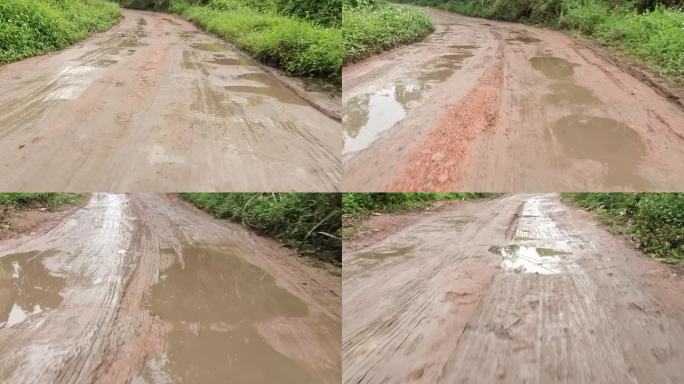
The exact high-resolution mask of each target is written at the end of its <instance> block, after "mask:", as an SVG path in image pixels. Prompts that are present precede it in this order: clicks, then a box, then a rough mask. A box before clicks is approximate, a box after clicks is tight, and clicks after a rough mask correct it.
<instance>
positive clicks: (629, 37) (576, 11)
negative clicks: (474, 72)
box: [395, 0, 684, 77]
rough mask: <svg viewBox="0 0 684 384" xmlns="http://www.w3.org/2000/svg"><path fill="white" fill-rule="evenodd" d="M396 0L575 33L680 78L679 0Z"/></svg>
mask: <svg viewBox="0 0 684 384" xmlns="http://www.w3.org/2000/svg"><path fill="white" fill-rule="evenodd" d="M395 1H397V2H402V3H411V4H417V5H428V6H434V7H438V8H442V9H445V10H449V11H454V12H458V13H462V14H465V15H470V16H477V17H485V18H491V19H499V20H509V21H520V22H527V23H540V24H544V25H548V26H551V27H554V28H560V29H564V30H568V31H572V32H576V33H578V34H581V35H582V36H586V37H589V38H591V39H593V40H595V41H597V42H599V43H600V44H602V45H605V46H609V47H612V48H614V49H615V50H617V51H619V52H622V53H626V54H628V55H630V56H633V57H636V58H638V59H640V60H641V61H643V62H644V63H646V64H647V65H648V66H650V67H651V68H652V69H654V70H656V71H658V72H660V73H662V74H665V75H670V76H676V77H683V76H684V11H682V5H683V4H684V2H683V1H682V0H668V1H653V0H532V1H530V0H495V1H480V0H395Z"/></svg>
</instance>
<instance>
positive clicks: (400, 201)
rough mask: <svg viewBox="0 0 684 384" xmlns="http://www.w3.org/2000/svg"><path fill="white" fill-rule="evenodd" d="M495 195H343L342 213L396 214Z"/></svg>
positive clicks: (430, 193)
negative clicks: (439, 203)
mask: <svg viewBox="0 0 684 384" xmlns="http://www.w3.org/2000/svg"><path fill="white" fill-rule="evenodd" d="M496 195H497V194H493V193H470V192H467V193H460V192H459V193H457V192H448V193H447V192H408V193H344V194H343V195H342V212H343V213H344V214H361V215H364V214H368V213H370V212H398V211H406V210H410V209H416V208H421V207H425V206H428V205H430V204H431V203H433V202H435V201H446V200H470V199H479V198H483V197H491V196H496Z"/></svg>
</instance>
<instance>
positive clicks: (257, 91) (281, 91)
mask: <svg viewBox="0 0 684 384" xmlns="http://www.w3.org/2000/svg"><path fill="white" fill-rule="evenodd" d="M224 88H225V89H226V90H228V91H229V92H241V93H251V94H254V95H262V96H269V97H272V98H274V99H276V100H278V101H281V102H283V103H287V104H295V105H308V104H307V103H306V102H305V101H304V100H302V99H301V98H299V97H298V96H297V95H295V94H294V93H292V91H290V90H288V89H286V88H280V87H249V86H244V85H227V86H225V87H224Z"/></svg>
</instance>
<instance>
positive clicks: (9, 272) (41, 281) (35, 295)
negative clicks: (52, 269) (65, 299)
mask: <svg viewBox="0 0 684 384" xmlns="http://www.w3.org/2000/svg"><path fill="white" fill-rule="evenodd" d="M48 255H49V254H48V253H45V252H27V253H17V254H13V255H7V256H4V257H1V258H0V328H3V327H12V326H14V325H17V324H20V323H22V322H24V321H26V320H27V319H29V318H30V317H31V316H33V315H36V314H38V313H41V312H43V311H46V310H50V309H54V308H56V307H57V306H58V305H59V304H60V303H61V302H62V296H60V294H59V292H60V291H61V290H62V289H63V288H64V286H65V280H64V278H61V277H57V276H52V275H50V273H49V272H48V270H47V269H46V268H45V266H44V265H43V259H44V258H45V257H46V256H48Z"/></svg>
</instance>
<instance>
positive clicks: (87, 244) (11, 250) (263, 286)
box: [0, 194, 341, 384]
mask: <svg viewBox="0 0 684 384" xmlns="http://www.w3.org/2000/svg"><path fill="white" fill-rule="evenodd" d="M174 199H175V198H172V197H164V196H160V195H153V194H149V195H147V194H132V195H108V194H96V195H94V196H93V198H92V199H91V201H90V202H89V203H88V204H87V205H86V206H85V207H83V208H80V209H78V210H76V211H75V212H74V213H73V214H72V215H71V216H69V217H67V218H66V219H65V220H64V221H63V222H62V223H60V224H59V225H58V226H56V227H55V228H53V229H51V230H49V231H47V233H44V234H33V235H31V236H27V237H24V238H20V239H15V240H13V241H11V242H9V241H5V242H0V352H2V354H3V356H5V358H4V359H3V361H2V363H0V378H2V381H7V382H27V381H31V380H33V379H34V378H36V377H40V378H41V379H42V380H44V381H45V382H57V381H60V382H69V383H90V382H102V383H128V382H132V383H199V382H202V383H214V382H224V381H225V379H226V378H228V377H230V378H232V379H234V380H237V381H238V382H245V383H273V382H282V383H331V384H332V383H339V381H340V375H341V359H340V352H339V351H340V332H341V318H340V311H341V308H340V302H339V300H340V289H341V286H340V278H339V277H336V276H334V275H332V274H331V273H329V272H327V271H324V270H322V269H318V268H315V267H313V266H311V265H309V264H307V263H305V262H303V261H302V260H301V259H300V258H298V257H296V255H294V254H293V252H291V251H289V250H286V249H285V248H283V247H281V246H280V245H278V244H277V243H275V242H272V241H270V240H265V239H264V238H261V237H258V236H256V235H253V234H251V233H249V232H248V231H246V230H244V229H242V228H241V227H239V226H237V225H233V224H230V223H227V222H221V221H218V220H215V219H213V218H210V217H209V216H207V215H205V214H204V213H201V212H199V211H198V210H196V209H194V208H192V207H190V206H188V205H186V204H185V203H183V202H180V201H176V200H174Z"/></svg>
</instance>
